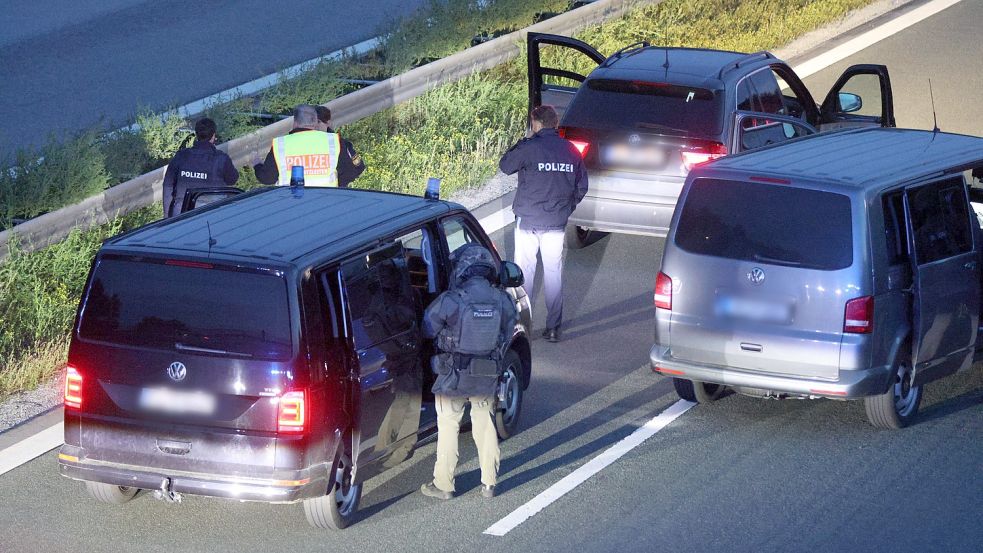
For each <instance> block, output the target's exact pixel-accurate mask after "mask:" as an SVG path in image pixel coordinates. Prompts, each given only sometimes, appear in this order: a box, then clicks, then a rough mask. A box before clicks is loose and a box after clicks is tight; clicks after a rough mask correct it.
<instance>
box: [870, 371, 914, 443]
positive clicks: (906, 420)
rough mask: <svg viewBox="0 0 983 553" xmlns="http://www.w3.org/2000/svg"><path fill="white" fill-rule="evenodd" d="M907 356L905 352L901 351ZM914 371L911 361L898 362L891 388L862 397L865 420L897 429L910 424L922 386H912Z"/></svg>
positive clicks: (875, 424)
mask: <svg viewBox="0 0 983 553" xmlns="http://www.w3.org/2000/svg"><path fill="white" fill-rule="evenodd" d="M902 355H903V356H907V354H906V353H902ZM914 380H915V373H914V371H912V370H911V361H910V360H909V359H908V358H907V357H905V360H904V361H902V362H901V363H898V370H897V372H896V373H895V375H894V383H893V384H892V385H891V388H890V389H889V390H888V391H887V392H885V393H883V394H881V395H879V396H871V397H866V398H864V408H865V409H866V411H867V420H869V421H870V424H872V425H874V426H876V427H877V428H890V429H893V430H898V429H901V428H904V427H906V426H908V425H909V424H911V422H912V421H913V420H914V419H915V416H916V415H917V414H918V405H919V404H920V403H921V401H922V387H921V386H914V385H913V383H914Z"/></svg>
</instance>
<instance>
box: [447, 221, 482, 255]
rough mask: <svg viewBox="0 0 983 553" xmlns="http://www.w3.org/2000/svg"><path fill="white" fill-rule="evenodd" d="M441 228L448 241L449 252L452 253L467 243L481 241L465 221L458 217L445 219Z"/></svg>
mask: <svg viewBox="0 0 983 553" xmlns="http://www.w3.org/2000/svg"><path fill="white" fill-rule="evenodd" d="M440 228H441V230H442V231H443V232H444V240H445V241H446V242H447V252H448V253H452V252H453V251H454V250H456V249H458V248H460V247H461V246H463V245H465V244H470V243H472V242H479V240H478V238H477V237H476V236H475V235H474V233H473V232H472V231H471V229H470V228H468V226H467V225H466V224H465V223H464V221H462V220H461V219H459V218H457V217H454V218H452V219H444V220H443V221H441V223H440Z"/></svg>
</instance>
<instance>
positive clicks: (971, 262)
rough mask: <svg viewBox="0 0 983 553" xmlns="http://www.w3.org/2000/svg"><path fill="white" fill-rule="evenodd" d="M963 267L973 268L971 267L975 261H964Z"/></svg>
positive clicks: (974, 265) (973, 267) (974, 266)
mask: <svg viewBox="0 0 983 553" xmlns="http://www.w3.org/2000/svg"><path fill="white" fill-rule="evenodd" d="M963 267H965V268H967V269H969V270H973V269H975V268H976V262H975V261H967V262H966V263H964V264H963Z"/></svg>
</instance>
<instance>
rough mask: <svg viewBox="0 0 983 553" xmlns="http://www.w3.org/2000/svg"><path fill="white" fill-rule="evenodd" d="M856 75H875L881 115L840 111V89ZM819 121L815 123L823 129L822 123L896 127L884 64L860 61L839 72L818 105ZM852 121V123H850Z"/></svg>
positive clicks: (892, 95) (889, 82)
mask: <svg viewBox="0 0 983 553" xmlns="http://www.w3.org/2000/svg"><path fill="white" fill-rule="evenodd" d="M857 75H876V76H877V78H878V80H879V82H880V91H881V115H880V116H879V117H875V116H871V115H853V114H850V113H844V112H842V111H840V97H839V94H840V91H841V89H842V88H843V86H844V85H846V83H848V82H849V81H850V79H852V78H853V77H856V76H857ZM819 117H820V122H819V124H818V125H817V126H818V127H819V128H820V131H823V129H822V126H823V125H831V124H835V125H837V128H839V127H840V126H842V125H844V124H846V125H848V126H852V127H856V126H863V127H873V126H880V127H896V126H897V123H896V122H895V119H894V92H893V90H892V88H891V76H890V74H889V73H888V70H887V66H886V65H879V64H873V63H861V64H856V65H851V66H850V67H847V68H846V70H845V71H843V73H841V74H840V76H839V78H838V79H836V82H835V83H834V84H833V86H832V87H830V89H829V92H827V93H826V98H825V99H824V100H823V103H822V104H821V105H820V107H819ZM851 123H852V125H851Z"/></svg>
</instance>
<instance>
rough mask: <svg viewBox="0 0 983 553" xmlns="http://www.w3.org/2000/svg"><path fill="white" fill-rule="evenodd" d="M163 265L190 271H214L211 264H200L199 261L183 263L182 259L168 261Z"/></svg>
mask: <svg viewBox="0 0 983 553" xmlns="http://www.w3.org/2000/svg"><path fill="white" fill-rule="evenodd" d="M164 265H173V266H175V267H191V268H192V269H214V268H215V266H214V265H212V264H211V263H202V262H201V261H184V260H183V259H168V260H167V261H165V262H164Z"/></svg>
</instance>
